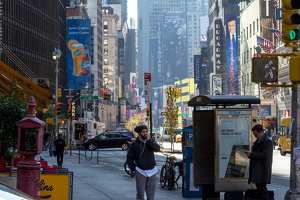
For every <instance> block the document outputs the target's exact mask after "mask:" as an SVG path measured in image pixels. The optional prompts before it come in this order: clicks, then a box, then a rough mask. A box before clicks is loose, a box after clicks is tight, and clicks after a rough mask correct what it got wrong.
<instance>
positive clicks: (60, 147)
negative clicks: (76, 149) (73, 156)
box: [54, 133, 66, 167]
mask: <svg viewBox="0 0 300 200" xmlns="http://www.w3.org/2000/svg"><path fill="white" fill-rule="evenodd" d="M54 146H55V150H56V157H57V165H58V166H60V167H61V166H62V164H63V160H64V151H65V146H66V142H65V141H64V140H63V139H62V134H61V133H60V134H58V139H57V140H55V141H54Z"/></svg>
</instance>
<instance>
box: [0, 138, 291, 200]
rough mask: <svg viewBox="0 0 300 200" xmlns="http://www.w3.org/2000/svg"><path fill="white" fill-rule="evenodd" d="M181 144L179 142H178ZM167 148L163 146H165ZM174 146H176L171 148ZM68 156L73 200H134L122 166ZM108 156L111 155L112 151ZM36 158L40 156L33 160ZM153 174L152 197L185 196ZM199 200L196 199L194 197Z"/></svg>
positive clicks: (51, 161) (280, 194)
mask: <svg viewBox="0 0 300 200" xmlns="http://www.w3.org/2000/svg"><path fill="white" fill-rule="evenodd" d="M180 145H181V144H180ZM168 148H169V147H168V146H167V145H165V149H168ZM175 149H176V148H175ZM72 152H73V153H72V156H70V154H69V152H68V154H65V156H64V162H63V167H64V168H68V169H69V171H71V172H73V200H83V199H89V200H134V199H135V194H136V190H135V178H131V177H130V176H129V175H127V174H126V173H125V172H124V169H123V166H119V165H118V166H117V165H112V164H110V163H107V162H105V160H106V159H107V158H109V157H108V156H107V157H106V158H105V157H103V156H101V158H100V159H101V161H100V162H99V163H97V162H96V161H95V160H94V161H92V162H91V161H87V160H86V159H84V155H83V154H81V155H82V156H81V160H80V163H79V162H78V161H79V160H78V159H79V157H78V153H76V151H72ZM111 152H112V155H113V151H111ZM41 156H43V157H44V158H45V160H47V161H48V165H49V166H52V165H56V157H50V156H49V154H48V152H47V151H43V152H42V154H41ZM39 159H40V155H38V156H37V157H36V160H39ZM156 176H157V187H156V198H155V199H156V200H169V199H172V200H181V199H187V198H184V197H182V188H181V187H182V184H181V182H180V183H179V186H180V188H176V189H173V190H167V189H166V188H161V187H160V185H159V173H158V174H157V175H156ZM0 181H2V182H5V183H7V184H9V185H11V186H12V187H16V176H12V177H8V176H0ZM268 189H269V190H273V191H274V192H275V198H276V199H279V200H281V199H284V195H285V193H286V191H287V190H286V188H280V187H278V186H272V185H268ZM198 199H199V198H198ZM220 199H221V200H222V199H224V193H221V198H220Z"/></svg>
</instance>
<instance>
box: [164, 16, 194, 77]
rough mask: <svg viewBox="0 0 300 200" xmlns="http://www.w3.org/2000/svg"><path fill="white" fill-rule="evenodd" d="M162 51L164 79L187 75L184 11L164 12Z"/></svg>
mask: <svg viewBox="0 0 300 200" xmlns="http://www.w3.org/2000/svg"><path fill="white" fill-rule="evenodd" d="M162 25H163V28H162V52H163V66H164V74H165V77H164V78H165V79H171V80H172V81H173V78H174V77H179V79H184V78H186V77H187V76H188V64H187V63H188V60H187V57H188V56H187V37H186V35H187V30H186V13H165V14H164V16H163V24H162Z"/></svg>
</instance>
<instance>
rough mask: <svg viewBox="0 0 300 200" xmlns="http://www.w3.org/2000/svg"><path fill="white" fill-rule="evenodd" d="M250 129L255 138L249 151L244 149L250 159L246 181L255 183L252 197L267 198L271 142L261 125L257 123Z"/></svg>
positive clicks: (270, 167) (269, 180) (269, 178)
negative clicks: (254, 193) (254, 191)
mask: <svg viewBox="0 0 300 200" xmlns="http://www.w3.org/2000/svg"><path fill="white" fill-rule="evenodd" d="M251 130H252V132H253V135H254V136H255V137H256V138H257V140H256V141H255V142H254V143H253V146H252V149H251V151H246V154H247V156H248V158H249V159H250V168H249V179H248V183H249V184H250V183H251V182H252V183H254V184H255V185H256V188H257V190H256V195H255V198H254V199H260V200H268V199H269V197H268V189H267V184H270V183H271V174H272V160H273V144H272V141H271V139H270V138H269V137H268V135H267V134H266V133H264V129H263V126H262V125H260V124H257V125H255V126H254V127H253V128H252V129H251Z"/></svg>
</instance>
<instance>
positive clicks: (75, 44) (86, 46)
mask: <svg viewBox="0 0 300 200" xmlns="http://www.w3.org/2000/svg"><path fill="white" fill-rule="evenodd" d="M67 24H68V25H67V27H68V29H67V63H68V88H69V89H74V90H81V89H85V85H86V83H88V84H89V86H91V84H90V82H91V54H90V48H91V20H90V19H68V20H67Z"/></svg>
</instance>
